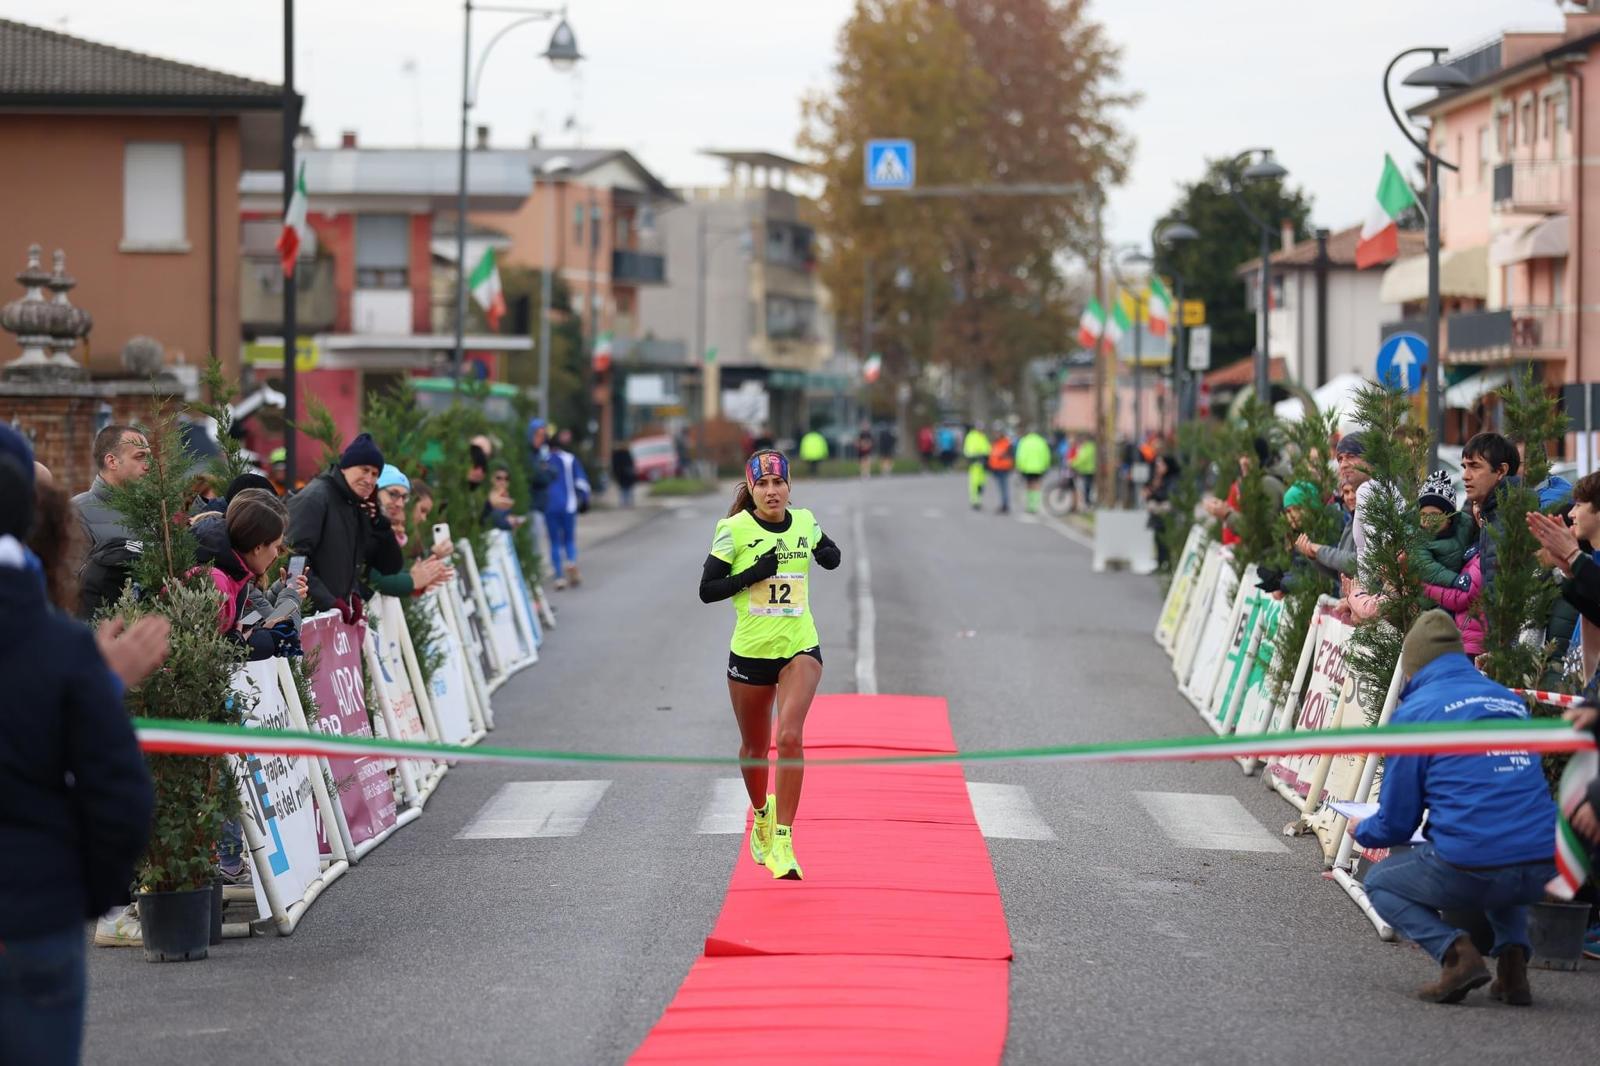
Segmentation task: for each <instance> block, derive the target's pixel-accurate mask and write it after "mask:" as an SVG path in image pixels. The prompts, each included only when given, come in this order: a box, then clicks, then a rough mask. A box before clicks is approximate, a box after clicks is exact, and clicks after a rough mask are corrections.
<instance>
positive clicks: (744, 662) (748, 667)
mask: <svg viewBox="0 0 1600 1066" xmlns="http://www.w3.org/2000/svg"><path fill="white" fill-rule="evenodd" d="M802 655H809V656H811V657H812V658H813V659H815V660H817V662H819V663H820V662H822V649H821V648H820V647H816V648H807V649H806V650H805V651H802V652H797V653H795V654H794V655H791V656H789V657H788V658H787V659H749V658H746V657H745V656H743V655H738V654H735V653H734V652H731V651H730V652H729V653H728V680H729V681H737V682H739V683H740V684H744V685H776V684H777V683H778V675H779V674H780V673H782V672H783V668H784V667H785V666H788V665H789V664H790V663H792V662H794V661H795V660H796V659H798V658H799V657H800V656H802Z"/></svg>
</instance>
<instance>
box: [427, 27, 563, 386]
mask: <svg viewBox="0 0 1600 1066" xmlns="http://www.w3.org/2000/svg"><path fill="white" fill-rule="evenodd" d="M462 7H463V9H464V11H465V23H464V26H463V28H462V31H461V147H460V151H459V152H458V154H457V156H456V329H455V346H454V348H453V349H452V351H451V353H450V377H451V379H452V380H453V381H454V382H455V383H456V387H457V388H459V387H460V385H461V364H462V361H463V359H464V358H465V356H466V350H465V347H464V344H465V333H466V325H467V270H468V269H469V268H468V266H467V262H466V259H467V122H468V118H469V116H470V114H471V111H472V105H473V104H474V103H475V102H476V100H477V96H478V87H479V85H481V84H482V81H483V65H484V63H486V62H487V61H488V59H489V53H490V52H491V51H493V50H494V46H495V45H497V44H499V43H500V39H501V38H502V37H504V36H505V35H506V34H507V33H510V32H511V31H512V30H514V29H516V28H517V27H518V26H525V25H527V24H528V23H530V22H546V21H549V20H550V19H560V20H561V21H560V22H558V23H556V28H555V32H554V33H552V34H551V35H550V44H549V45H548V46H547V47H546V48H545V50H544V52H543V55H544V58H546V59H548V60H549V61H550V65H551V66H552V67H554V68H555V69H556V70H570V69H571V68H572V66H573V64H575V63H577V61H578V60H580V59H582V58H583V56H582V55H581V54H580V53H579V52H578V42H577V39H576V38H575V37H573V35H572V27H571V26H568V25H567V9H566V8H564V7H559V8H538V7H507V6H502V5H498V4H479V5H477V10H479V11H496V12H504V13H506V14H513V15H522V16H524V17H523V18H519V19H517V20H516V21H514V22H509V23H507V24H506V25H505V26H502V27H501V28H500V32H499V33H496V34H495V35H494V36H493V37H491V38H489V43H488V44H487V45H485V46H484V49H483V54H482V55H480V56H479V57H478V66H477V69H476V70H474V69H473V66H472V12H473V3H472V0H464V3H463V4H462ZM541 335H542V334H541ZM540 380H541V382H542V381H543V380H544V379H543V378H541V379H540ZM546 396H547V397H548V393H546ZM547 417H548V416H547Z"/></svg>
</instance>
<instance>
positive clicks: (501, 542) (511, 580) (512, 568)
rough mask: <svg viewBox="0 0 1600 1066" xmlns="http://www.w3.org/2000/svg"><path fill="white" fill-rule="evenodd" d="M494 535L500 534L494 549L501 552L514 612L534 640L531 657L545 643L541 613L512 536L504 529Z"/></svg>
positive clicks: (496, 538)
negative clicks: (541, 628)
mask: <svg viewBox="0 0 1600 1066" xmlns="http://www.w3.org/2000/svg"><path fill="white" fill-rule="evenodd" d="M494 533H498V534H499V536H498V537H495V539H494V541H493V547H494V548H495V549H498V550H499V552H500V566H501V569H502V570H503V572H504V573H505V575H506V577H507V579H508V580H507V582H506V584H507V585H509V586H510V589H511V608H512V611H513V613H514V614H516V615H517V617H519V618H520V619H521V620H522V626H523V627H525V630H526V633H527V634H528V635H529V636H531V637H532V639H533V648H532V649H530V650H529V651H528V654H529V655H530V656H531V655H533V654H534V653H535V652H537V651H538V649H539V645H540V644H542V643H543V642H544V634H543V633H542V632H541V630H540V628H539V612H538V610H537V609H536V608H535V607H534V604H533V597H532V596H531V595H529V592H528V582H527V579H526V578H525V577H524V575H523V573H522V564H521V563H520V562H519V561H518V560H517V549H516V546H515V545H514V544H512V543H511V534H509V533H507V532H506V531H505V530H503V529H497V530H495V531H494ZM493 535H494V534H491V536H493ZM524 646H526V641H524Z"/></svg>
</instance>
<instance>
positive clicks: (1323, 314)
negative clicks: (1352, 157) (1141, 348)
mask: <svg viewBox="0 0 1600 1066" xmlns="http://www.w3.org/2000/svg"><path fill="white" fill-rule="evenodd" d="M1360 238H1361V227H1360V226H1351V227H1350V228H1348V229H1343V230H1340V231H1338V232H1337V233H1329V232H1328V231H1327V230H1318V231H1317V233H1316V235H1315V236H1313V237H1312V238H1311V239H1309V240H1304V241H1300V242H1299V243H1296V244H1290V245H1289V246H1288V247H1285V248H1283V249H1281V250H1279V251H1276V252H1273V253H1272V255H1271V264H1272V271H1271V276H1272V303H1271V308H1270V310H1269V311H1268V315H1269V316H1270V318H1269V324H1270V327H1271V328H1270V329H1269V331H1268V333H1269V337H1270V340H1271V343H1272V356H1273V357H1274V358H1275V359H1282V360H1283V362H1284V366H1285V367H1286V369H1287V371H1288V375H1289V379H1290V380H1291V381H1293V382H1294V383H1295V384H1297V385H1299V386H1301V387H1302V388H1304V389H1305V390H1306V391H1307V392H1310V391H1314V390H1315V389H1317V388H1319V387H1321V386H1322V385H1324V384H1326V383H1327V382H1329V381H1331V380H1333V379H1334V378H1336V377H1339V376H1340V375H1342V374H1358V375H1360V376H1362V377H1367V378H1371V377H1374V376H1375V372H1376V371H1375V368H1376V360H1377V354H1378V347H1379V343H1380V338H1379V335H1380V331H1381V328H1382V326H1383V324H1384V323H1386V322H1389V321H1391V320H1393V319H1395V318H1398V317H1399V316H1400V313H1401V306H1400V304H1399V303H1398V302H1395V303H1385V302H1384V300H1383V297H1382V293H1381V290H1382V287H1383V278H1384V272H1383V271H1382V270H1378V269H1369V270H1358V269H1356V244H1357V242H1358V241H1359V240H1360ZM1426 247H1427V238H1426V237H1425V235H1424V234H1422V233H1420V232H1414V231H1410V230H1406V231H1402V232H1401V234H1400V256H1401V257H1402V258H1404V257H1408V256H1412V255H1418V254H1421V253H1422V251H1423V250H1424V249H1425V248H1426ZM1235 273H1236V274H1237V275H1238V276H1239V278H1240V279H1241V280H1242V281H1243V282H1244V284H1245V289H1246V294H1247V300H1248V303H1249V305H1250V306H1251V307H1253V308H1256V309H1257V311H1256V313H1257V315H1258V316H1259V314H1260V310H1259V308H1260V292H1259V290H1260V288H1261V259H1260V257H1259V256H1258V257H1256V258H1255V259H1251V260H1250V261H1249V262H1246V263H1242V264H1240V266H1239V268H1238V269H1237V270H1236V271H1235ZM1424 280H1425V279H1424ZM1244 362H1246V363H1247V364H1248V363H1249V360H1244Z"/></svg>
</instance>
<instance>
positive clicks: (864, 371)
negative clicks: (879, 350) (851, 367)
mask: <svg viewBox="0 0 1600 1066" xmlns="http://www.w3.org/2000/svg"><path fill="white" fill-rule="evenodd" d="M882 373H883V356H881V355H869V356H868V357H867V361H866V362H865V363H862V364H861V376H862V377H863V378H865V379H866V382H867V384H868V385H871V384H872V383H873V382H875V381H877V380H878V377H879V376H880V375H881V374H882Z"/></svg>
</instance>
